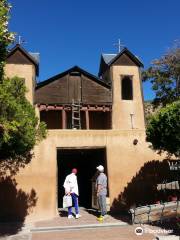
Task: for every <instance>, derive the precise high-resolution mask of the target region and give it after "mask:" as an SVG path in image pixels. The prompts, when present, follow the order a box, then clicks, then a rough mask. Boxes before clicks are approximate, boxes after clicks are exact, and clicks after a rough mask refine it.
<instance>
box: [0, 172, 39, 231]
mask: <svg viewBox="0 0 180 240" xmlns="http://www.w3.org/2000/svg"><path fill="white" fill-rule="evenodd" d="M36 202H37V196H36V192H35V190H34V189H32V190H31V192H30V193H26V192H24V191H23V190H22V189H18V188H17V182H16V180H15V179H14V178H12V177H10V176H7V177H1V178H0V235H9V234H15V233H17V232H18V231H19V230H20V229H21V228H22V226H23V223H24V220H25V217H26V216H27V215H28V214H29V213H30V212H31V210H32V208H33V207H34V206H35V205H36Z"/></svg>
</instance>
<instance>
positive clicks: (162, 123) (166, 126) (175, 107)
mask: <svg viewBox="0 0 180 240" xmlns="http://www.w3.org/2000/svg"><path fill="white" fill-rule="evenodd" d="M146 134H147V141H149V142H151V143H152V147H153V149H154V150H157V151H159V153H161V152H163V151H167V152H168V153H169V155H172V154H174V155H175V156H177V157H179V156H180V100H178V101H176V102H173V103H171V104H168V105H167V106H166V107H163V108H161V109H160V110H159V111H158V112H156V113H155V114H153V115H152V116H151V118H150V119H149V122H148V126H147V130H146Z"/></svg>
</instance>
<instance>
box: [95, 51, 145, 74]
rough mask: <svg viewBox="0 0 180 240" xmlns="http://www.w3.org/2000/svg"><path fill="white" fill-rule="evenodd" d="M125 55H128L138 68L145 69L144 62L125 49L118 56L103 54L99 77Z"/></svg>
mask: <svg viewBox="0 0 180 240" xmlns="http://www.w3.org/2000/svg"><path fill="white" fill-rule="evenodd" d="M123 54H126V55H127V56H128V57H129V58H130V59H131V60H132V61H133V62H134V63H135V64H136V65H137V66H139V67H143V64H142V62H141V61H140V60H139V59H138V57H136V56H135V55H134V54H133V53H131V52H130V51H129V50H128V49H127V48H124V49H123V50H122V51H121V52H120V53H118V54H102V55H101V60H100V68H99V74H98V75H99V76H100V75H101V74H102V73H103V72H105V71H106V70H107V68H108V67H110V66H111V65H113V63H115V62H116V60H118V59H119V58H120V57H121V56H122V55H123Z"/></svg>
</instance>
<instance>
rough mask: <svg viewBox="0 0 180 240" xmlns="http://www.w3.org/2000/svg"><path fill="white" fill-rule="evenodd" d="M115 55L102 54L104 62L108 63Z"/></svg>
mask: <svg viewBox="0 0 180 240" xmlns="http://www.w3.org/2000/svg"><path fill="white" fill-rule="evenodd" d="M116 56H117V54H106V53H104V54H102V57H103V59H104V61H105V63H106V64H109V63H110V62H111V61H112V60H113V59H114V58H115V57H116Z"/></svg>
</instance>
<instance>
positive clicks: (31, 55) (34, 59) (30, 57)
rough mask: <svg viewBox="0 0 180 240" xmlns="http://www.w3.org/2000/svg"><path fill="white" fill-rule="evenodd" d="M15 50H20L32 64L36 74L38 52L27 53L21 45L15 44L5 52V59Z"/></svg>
mask: <svg viewBox="0 0 180 240" xmlns="http://www.w3.org/2000/svg"><path fill="white" fill-rule="evenodd" d="M16 51H20V52H21V53H22V54H23V55H24V56H25V57H26V58H27V59H28V60H29V61H30V62H31V63H32V64H33V65H34V66H35V69H36V75H38V74H39V62H38V59H39V56H38V55H39V54H37V53H28V52H27V51H26V50H25V49H24V48H23V47H22V46H20V45H19V44H16V45H15V46H14V47H13V48H12V49H11V50H10V51H9V53H8V54H7V56H6V59H8V58H10V57H11V56H12V55H13V54H14V53H15V52H16Z"/></svg>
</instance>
